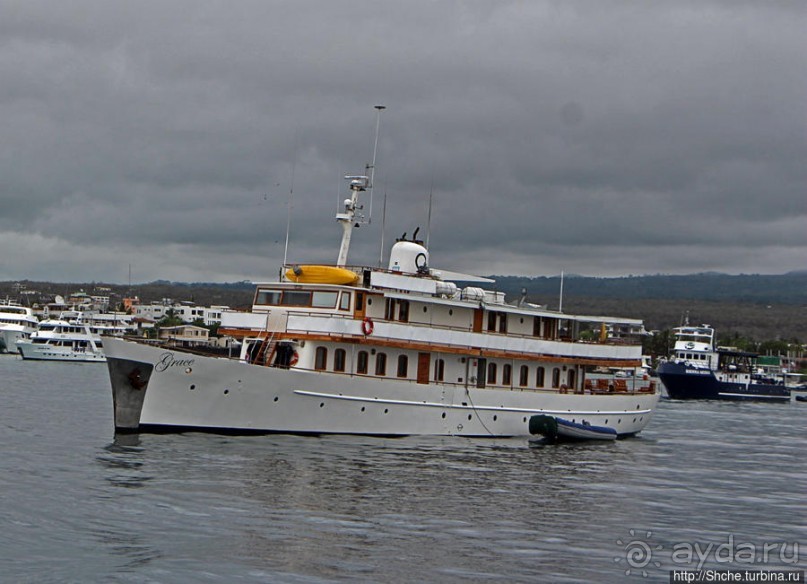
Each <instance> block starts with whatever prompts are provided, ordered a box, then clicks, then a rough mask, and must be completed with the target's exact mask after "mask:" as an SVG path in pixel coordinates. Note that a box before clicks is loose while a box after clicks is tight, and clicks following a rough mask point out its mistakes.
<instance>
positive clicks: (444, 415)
mask: <svg viewBox="0 0 807 584" xmlns="http://www.w3.org/2000/svg"><path fill="white" fill-rule="evenodd" d="M443 419H444V420H445V419H446V413H445V412H443Z"/></svg>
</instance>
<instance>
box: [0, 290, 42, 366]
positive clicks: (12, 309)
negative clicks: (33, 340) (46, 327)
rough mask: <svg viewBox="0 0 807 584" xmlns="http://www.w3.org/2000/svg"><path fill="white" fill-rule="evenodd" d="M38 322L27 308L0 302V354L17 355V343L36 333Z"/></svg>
mask: <svg viewBox="0 0 807 584" xmlns="http://www.w3.org/2000/svg"><path fill="white" fill-rule="evenodd" d="M38 324H39V320H38V319H37V318H36V317H35V316H34V311H33V310H31V309H30V308H28V307H27V306H21V305H19V304H18V303H16V302H13V301H11V300H8V299H5V300H0V353H17V352H18V350H17V341H24V340H26V339H29V338H30V337H31V334H32V333H33V332H34V331H36V328H37V325H38Z"/></svg>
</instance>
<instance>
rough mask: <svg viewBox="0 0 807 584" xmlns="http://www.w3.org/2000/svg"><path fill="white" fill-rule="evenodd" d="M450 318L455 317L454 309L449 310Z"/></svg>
mask: <svg viewBox="0 0 807 584" xmlns="http://www.w3.org/2000/svg"><path fill="white" fill-rule="evenodd" d="M448 316H454V309H453V308H449V309H448Z"/></svg>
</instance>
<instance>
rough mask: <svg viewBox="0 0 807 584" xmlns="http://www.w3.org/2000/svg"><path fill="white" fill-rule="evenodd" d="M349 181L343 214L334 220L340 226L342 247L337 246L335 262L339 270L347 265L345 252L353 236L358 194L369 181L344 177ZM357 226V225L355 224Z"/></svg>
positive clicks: (357, 177)
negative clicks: (348, 191) (348, 193)
mask: <svg viewBox="0 0 807 584" xmlns="http://www.w3.org/2000/svg"><path fill="white" fill-rule="evenodd" d="M345 179H346V180H349V181H350V198H349V199H345V211H344V213H337V214H336V220H337V221H339V223H341V224H342V230H343V231H342V245H340V246H339V259H337V260H336V265H337V266H339V267H340V268H342V267H344V266H345V264H347V252H348V251H349V250H350V237H351V235H353V226H354V219H355V217H356V209H358V208H360V207H359V193H360V192H362V191H366V190H367V186H368V185H369V183H370V179H369V178H368V177H366V176H363V175H361V176H353V175H348V176H346V177H345ZM356 225H358V224H356Z"/></svg>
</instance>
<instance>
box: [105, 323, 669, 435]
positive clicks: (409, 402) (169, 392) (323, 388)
mask: <svg viewBox="0 0 807 584" xmlns="http://www.w3.org/2000/svg"><path fill="white" fill-rule="evenodd" d="M103 344H104V352H105V354H106V356H107V360H108V363H107V364H108V368H109V373H110V380H111V384H112V391H113V402H114V410H115V412H114V415H115V428H116V431H118V432H138V431H145V432H148V431H182V430H188V429H193V430H202V431H213V432H226V433H269V432H281V433H297V434H367V435H380V436H405V435H413V434H418V435H461V436H482V437H484V436H496V437H506V436H529V430H528V420H529V418H530V416H533V415H536V414H548V415H561V416H563V417H564V418H569V419H573V420H575V421H578V422H582V421H585V422H587V423H590V424H592V425H606V426H610V427H613V428H615V429H616V431H617V433H618V434H620V435H632V434H636V433H638V432H640V431H641V430H642V429H643V428H644V427H645V425H646V424H647V423H648V422H649V421H650V418H651V417H652V414H653V410H654V409H655V406H656V403H657V402H658V394H657V393H656V394H652V393H635V394H626V395H625V394H620V395H592V394H562V393H558V392H556V391H529V390H527V391H520V390H502V389H489V388H488V389H478V388H476V387H465V386H463V385H451V384H434V383H432V384H418V383H416V382H415V381H409V380H398V379H395V378H390V377H384V378H376V377H372V376H364V375H347V374H337V373H329V372H319V371H310V370H297V369H282V368H275V367H263V366H259V365H250V364H247V363H245V362H243V361H237V360H234V359H227V358H220V357H207V356H200V355H197V354H193V353H187V352H183V351H182V350H176V349H170V350H167V349H165V348H160V347H154V346H150V345H146V344H142V343H138V342H134V341H128V340H125V339H119V338H112V337H104V338H103Z"/></svg>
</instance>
